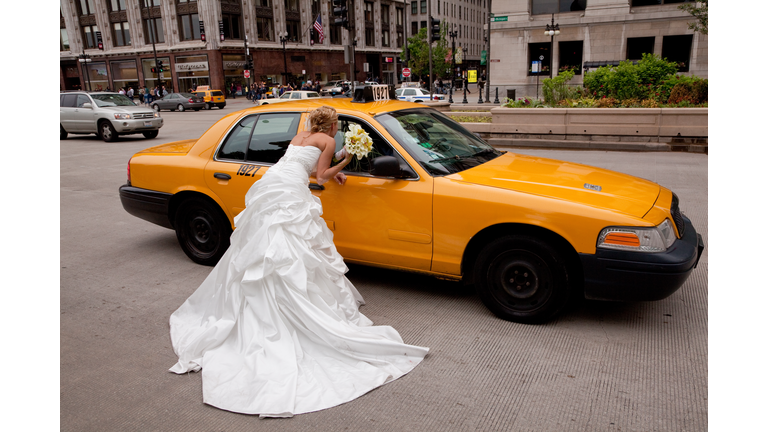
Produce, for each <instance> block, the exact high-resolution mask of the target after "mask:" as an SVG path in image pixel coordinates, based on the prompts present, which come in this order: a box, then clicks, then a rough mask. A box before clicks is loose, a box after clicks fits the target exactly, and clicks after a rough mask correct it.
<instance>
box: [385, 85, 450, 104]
mask: <svg viewBox="0 0 768 432" xmlns="http://www.w3.org/2000/svg"><path fill="white" fill-rule="evenodd" d="M395 94H396V95H397V98H398V99H400V100H404V101H408V102H424V101H428V100H430V99H429V90H424V89H422V88H413V87H407V88H402V87H401V88H399V89H397V90H395ZM432 100H445V95H441V94H437V93H432Z"/></svg>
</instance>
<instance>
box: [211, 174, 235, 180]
mask: <svg viewBox="0 0 768 432" xmlns="http://www.w3.org/2000/svg"><path fill="white" fill-rule="evenodd" d="M213 176H214V177H216V178H217V179H219V180H229V179H231V178H232V176H231V175H229V174H224V173H214V174H213Z"/></svg>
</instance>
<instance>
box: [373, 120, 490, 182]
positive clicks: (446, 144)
mask: <svg viewBox="0 0 768 432" xmlns="http://www.w3.org/2000/svg"><path fill="white" fill-rule="evenodd" d="M376 120H378V121H379V123H381V124H382V125H383V126H384V128H385V129H386V130H387V132H389V133H390V134H391V135H392V136H393V137H395V139H397V141H398V142H399V143H400V144H401V145H402V146H403V147H404V148H405V150H406V151H407V152H408V153H409V154H410V155H411V156H412V157H413V158H414V159H416V160H417V161H419V164H421V166H422V167H424V169H426V170H427V171H428V172H429V173H430V174H431V175H433V176H444V175H448V174H453V173H457V172H460V171H463V170H465V169H469V168H472V167H475V166H478V165H480V164H482V163H484V162H487V161H489V160H491V159H495V158H496V157H498V156H500V155H501V154H502V152H500V151H498V150H496V149H494V148H493V147H491V146H490V145H488V144H486V143H485V142H483V140H481V139H480V138H478V137H476V136H475V135H474V134H473V133H472V132H470V131H468V130H467V129H465V128H464V127H463V126H461V125H460V124H458V123H456V122H455V121H453V120H451V119H450V118H448V116H446V115H445V114H442V113H440V112H438V111H435V110H432V109H423V108H415V109H409V110H402V111H395V112H390V113H386V114H380V115H378V116H376Z"/></svg>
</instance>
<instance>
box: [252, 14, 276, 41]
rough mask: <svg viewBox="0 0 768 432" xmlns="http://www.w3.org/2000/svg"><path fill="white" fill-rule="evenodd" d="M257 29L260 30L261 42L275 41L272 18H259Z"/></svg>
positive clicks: (257, 19)
mask: <svg viewBox="0 0 768 432" xmlns="http://www.w3.org/2000/svg"><path fill="white" fill-rule="evenodd" d="M256 28H257V30H258V35H259V40H260V41H271V40H274V37H273V35H274V34H275V33H274V31H273V28H272V18H271V17H270V18H266V17H257V18H256Z"/></svg>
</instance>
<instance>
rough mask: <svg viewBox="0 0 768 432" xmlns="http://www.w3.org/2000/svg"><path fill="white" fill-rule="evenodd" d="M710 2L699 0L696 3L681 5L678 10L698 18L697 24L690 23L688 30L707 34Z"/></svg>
mask: <svg viewBox="0 0 768 432" xmlns="http://www.w3.org/2000/svg"><path fill="white" fill-rule="evenodd" d="M708 1H709V0H699V1H697V2H696V3H685V4H681V5H680V6H678V7H677V8H678V9H680V10H684V11H686V12H688V13H689V14H691V15H692V16H693V17H694V18H696V21H695V22H692V23H688V28H689V29H691V30H693V31H697V32H699V33H701V34H707V24H708V15H707V14H708V12H707V3H708Z"/></svg>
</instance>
